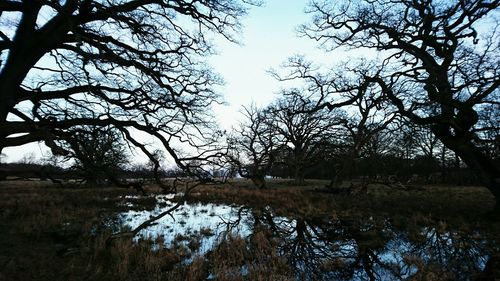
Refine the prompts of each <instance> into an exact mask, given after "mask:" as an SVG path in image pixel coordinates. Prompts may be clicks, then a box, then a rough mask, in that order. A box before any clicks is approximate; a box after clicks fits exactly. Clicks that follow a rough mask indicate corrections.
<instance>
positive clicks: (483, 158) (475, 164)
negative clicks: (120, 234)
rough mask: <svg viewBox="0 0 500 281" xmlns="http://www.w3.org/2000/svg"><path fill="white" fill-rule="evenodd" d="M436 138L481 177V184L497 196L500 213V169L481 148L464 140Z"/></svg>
mask: <svg viewBox="0 0 500 281" xmlns="http://www.w3.org/2000/svg"><path fill="white" fill-rule="evenodd" d="M436 136H437V137H438V138H439V139H440V140H441V141H442V142H443V144H444V145H445V146H446V147H448V148H449V149H451V150H453V151H454V152H455V153H456V154H457V155H458V156H460V158H461V159H462V160H463V161H464V163H465V164H467V166H468V167H469V168H470V169H471V170H473V171H474V173H475V174H477V175H478V176H479V179H480V180H481V182H482V183H483V184H484V185H485V186H486V188H488V190H489V191H490V192H491V193H492V194H493V196H495V199H496V205H495V210H496V211H500V204H499V201H500V169H499V167H497V166H496V165H495V163H493V161H492V159H490V158H489V157H488V156H487V155H485V153H484V152H483V151H481V149H480V148H478V147H477V146H476V145H474V144H473V143H472V142H471V141H469V140H466V139H464V138H459V137H454V136H447V135H444V136H443V135H440V134H439V133H436Z"/></svg>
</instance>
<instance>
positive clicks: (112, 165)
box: [60, 127, 128, 186]
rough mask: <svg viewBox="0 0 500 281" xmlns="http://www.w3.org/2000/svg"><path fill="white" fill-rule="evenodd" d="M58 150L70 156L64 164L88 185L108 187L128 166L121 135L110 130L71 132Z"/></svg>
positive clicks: (93, 128)
mask: <svg viewBox="0 0 500 281" xmlns="http://www.w3.org/2000/svg"><path fill="white" fill-rule="evenodd" d="M63 142H64V143H63V144H61V145H60V146H61V147H63V148H64V149H66V150H67V151H68V152H69V153H68V155H66V156H65V159H66V160H69V161H72V162H73V164H72V168H73V169H74V170H76V171H78V172H79V174H81V175H82V176H83V178H84V179H85V180H86V182H87V185H89V186H96V185H103V184H106V183H111V182H109V181H108V180H110V179H112V180H115V179H117V178H118V177H119V172H120V171H121V170H123V169H124V168H125V165H126V164H128V153H127V146H126V144H125V143H124V140H123V138H122V136H121V133H120V132H119V131H118V130H116V129H113V128H111V127H105V128H99V127H79V128H73V129H71V131H69V132H67V134H66V135H65V139H64V141H63Z"/></svg>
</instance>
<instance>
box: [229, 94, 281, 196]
mask: <svg viewBox="0 0 500 281" xmlns="http://www.w3.org/2000/svg"><path fill="white" fill-rule="evenodd" d="M243 116H244V118H245V119H244V120H243V121H242V122H241V123H240V124H239V127H238V128H235V129H234V130H235V134H234V135H233V136H230V137H229V146H230V153H229V154H228V156H229V159H230V162H231V163H233V164H234V165H235V166H236V168H237V170H238V172H239V174H240V175H241V176H242V177H244V178H248V179H250V180H252V182H253V183H254V184H255V185H256V186H257V187H259V188H265V187H266V181H265V176H266V175H267V174H268V173H269V172H270V170H271V167H272V165H273V163H274V154H275V150H276V149H277V147H278V146H279V139H278V136H277V134H276V126H274V125H273V122H275V120H273V119H272V118H271V116H270V112H269V110H267V109H262V108H257V107H256V106H255V105H253V104H252V105H250V106H249V107H243Z"/></svg>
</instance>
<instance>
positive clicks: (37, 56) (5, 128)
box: [0, 0, 251, 165]
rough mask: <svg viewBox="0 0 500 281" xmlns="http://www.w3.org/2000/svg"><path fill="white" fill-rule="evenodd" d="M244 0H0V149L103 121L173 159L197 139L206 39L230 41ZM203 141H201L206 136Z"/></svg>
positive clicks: (206, 88)
mask: <svg viewBox="0 0 500 281" xmlns="http://www.w3.org/2000/svg"><path fill="white" fill-rule="evenodd" d="M249 2H251V1H238V0H223V1H212V0H202V1H183V0H174V1H166V0H165V1H163V0H130V1H121V0H111V1H94V0H69V1H51V0H43V1H39V0H24V1H10V0H9V1H2V2H1V3H0V23H1V25H2V29H1V31H0V51H1V59H0V150H1V149H3V148H5V147H11V146H19V145H22V144H26V143H29V142H34V141H44V142H45V144H46V145H47V146H49V147H50V148H51V149H52V151H53V152H54V153H55V154H67V153H68V151H65V149H63V148H62V147H60V146H58V145H57V142H56V141H57V140H58V139H60V135H61V134H63V133H64V131H66V130H68V129H71V128H73V127H78V126H101V127H105V126H112V127H115V128H117V129H118V130H120V131H121V132H122V133H123V134H124V135H125V136H126V139H127V140H128V142H129V143H130V144H132V145H133V146H136V147H138V148H139V150H140V151H142V153H144V154H146V155H147V156H148V157H150V158H151V159H154V157H153V156H154V155H153V153H152V150H153V149H152V148H150V147H148V146H147V145H146V144H145V143H144V142H143V141H141V140H139V139H138V138H137V134H136V133H137V132H142V133H145V134H148V135H150V136H152V137H154V138H156V140H157V142H158V143H161V144H162V146H163V147H164V149H165V150H166V151H167V152H168V154H169V155H170V156H172V157H173V158H174V160H175V162H176V163H177V164H179V165H183V161H182V160H183V158H182V157H183V156H181V155H180V154H179V153H178V151H176V149H175V148H174V147H173V143H174V142H182V143H185V144H189V145H191V146H195V147H198V148H199V147H200V146H203V145H206V144H207V141H204V140H202V141H200V139H203V138H204V137H205V136H207V137H208V136H209V135H210V134H209V133H207V134H206V135H205V133H206V129H207V128H208V127H210V123H209V122H208V120H207V118H206V117H207V116H209V111H208V110H207V109H208V108H209V107H210V106H211V105H212V104H214V103H219V102H221V99H220V96H219V94H218V93H217V89H216V88H217V86H218V85H220V83H221V79H220V78H219V77H218V76H217V75H216V74H215V73H213V71H212V70H211V69H210V67H209V66H208V65H206V63H205V62H204V60H203V59H204V57H205V56H207V55H210V54H212V53H213V47H212V43H211V39H212V37H213V36H223V37H225V38H226V39H227V40H230V41H235V38H234V35H235V31H237V30H238V29H239V28H240V23H239V17H240V16H242V15H244V14H245V12H246V8H247V7H246V5H247V4H249ZM208 142H209V141H208Z"/></svg>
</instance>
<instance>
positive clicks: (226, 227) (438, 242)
mask: <svg viewBox="0 0 500 281" xmlns="http://www.w3.org/2000/svg"><path fill="white" fill-rule="evenodd" d="M171 199H172V197H168V196H158V197H157V201H158V203H157V204H156V207H155V208H154V210H152V211H128V212H124V213H122V214H120V215H119V220H120V221H121V223H122V224H123V225H125V226H128V227H130V228H135V227H137V226H139V225H140V224H141V223H142V222H144V221H145V220H147V219H149V218H150V217H151V216H155V215H158V214H160V213H161V212H163V211H165V210H168V209H169V208H170V207H171V206H173V203H172V202H171V201H170V200H171ZM257 231H266V233H268V234H269V237H271V238H272V239H274V240H275V241H278V242H277V244H276V248H277V249H276V250H277V253H278V254H279V255H280V256H282V257H284V258H286V261H287V263H288V264H289V265H290V267H291V268H294V269H295V275H296V276H297V279H298V280H395V279H408V278H412V277H415V276H416V274H418V272H419V270H422V269H423V268H425V269H429V268H431V269H432V270H438V271H439V270H441V269H442V270H444V271H446V272H450V274H453V276H452V279H463V280H470V279H471V276H473V275H474V274H475V273H477V272H479V271H481V270H483V269H484V267H485V266H486V263H487V261H488V258H489V254H490V252H491V251H492V249H493V248H494V247H497V246H496V244H495V242H494V241H488V240H486V239H484V238H482V237H481V235H480V233H478V232H471V233H465V232H462V231H458V230H456V231H455V230H450V229H443V228H442V227H439V226H424V227H420V228H418V229H417V230H414V231H413V232H412V233H409V232H408V231H407V230H404V229H403V230H402V229H398V228H397V227H396V226H395V225H393V224H392V223H391V220H390V219H374V218H372V217H369V218H366V219H360V218H357V219H341V218H335V219H326V218H320V217H318V218H300V217H298V218H297V217H294V218H288V217H279V216H275V215H274V214H273V211H272V209H271V208H268V207H267V208H261V209H253V208H249V207H244V206H228V205H222V204H200V203H197V204H189V203H185V204H183V205H181V206H180V207H179V208H178V209H176V210H175V211H174V212H173V213H172V217H171V216H165V217H163V218H161V219H160V220H158V221H157V222H156V223H155V224H154V225H152V226H150V227H148V228H146V229H143V230H142V231H140V232H139V233H138V235H137V236H136V237H135V239H142V238H156V237H162V240H161V241H163V243H164V246H165V247H169V246H171V245H173V244H174V243H179V242H180V243H186V244H187V243H189V241H190V239H184V238H186V237H197V239H198V240H197V241H198V243H199V247H197V248H196V251H195V253H197V254H200V255H203V254H206V253H207V252H208V251H210V250H212V249H213V248H214V247H215V246H216V245H217V244H218V243H220V242H221V241H222V239H224V237H225V235H227V234H233V235H238V236H241V237H243V238H246V239H248V238H249V237H250V236H251V235H253V234H254V233H255V232H257ZM160 246H161V245H156V247H160ZM240 271H241V273H242V275H244V272H245V266H242V267H241V270H240Z"/></svg>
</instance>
